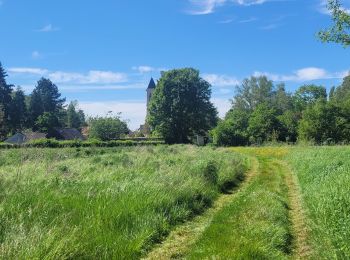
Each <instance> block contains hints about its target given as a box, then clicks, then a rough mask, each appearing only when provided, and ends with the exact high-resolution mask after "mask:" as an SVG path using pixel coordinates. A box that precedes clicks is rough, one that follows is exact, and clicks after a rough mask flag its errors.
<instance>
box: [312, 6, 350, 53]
mask: <svg viewBox="0 0 350 260" xmlns="http://www.w3.org/2000/svg"><path fill="white" fill-rule="evenodd" d="M327 8H328V10H329V12H330V13H331V14H332V20H333V25H332V26H331V27H330V28H329V29H325V30H322V31H320V32H319V33H318V36H319V38H320V39H321V40H322V41H323V42H335V43H339V44H342V45H343V46H344V47H348V46H349V45H350V35H349V33H350V32H349V30H350V15H349V14H348V13H347V11H346V10H345V9H344V8H343V7H342V6H341V4H340V1H339V0H328V5H327Z"/></svg>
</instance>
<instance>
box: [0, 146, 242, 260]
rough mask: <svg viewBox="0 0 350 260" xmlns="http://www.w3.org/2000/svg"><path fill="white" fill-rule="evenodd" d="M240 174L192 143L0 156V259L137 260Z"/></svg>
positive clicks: (224, 156) (227, 156)
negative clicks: (102, 259) (189, 144)
mask: <svg viewBox="0 0 350 260" xmlns="http://www.w3.org/2000/svg"><path fill="white" fill-rule="evenodd" d="M244 171H245V160H244V158H243V157H242V156H240V155H238V154H235V153H232V152H231V151H228V150H221V149H217V150H214V149H211V148H196V147H193V146H158V147H135V148H110V149H108V148H100V149H98V148H88V149H74V148H70V149H19V150H7V151H1V153H0V258H4V259H42V258H46V259H63V258H65V259H67V258H71V259H76V258H83V259H86V258H89V259H91V258H92V259H94V258H105V259H110V258H114V259H133V258H139V257H140V256H142V255H143V254H144V253H145V252H146V251H147V250H149V249H150V247H152V245H153V244H154V243H156V242H158V241H160V240H161V239H163V237H164V236H165V235H167V234H168V232H169V231H170V230H171V229H172V227H174V226H175V225H177V224H179V223H182V222H184V221H186V220H188V219H190V218H192V217H193V216H194V215H196V214H200V213H202V212H203V211H204V210H205V208H207V207H209V206H210V205H211V204H212V202H213V201H214V200H215V199H216V198H217V196H218V195H219V193H220V192H221V191H224V190H225V189H228V188H230V186H232V185H236V184H238V183H239V181H240V179H242V176H243V174H244Z"/></svg>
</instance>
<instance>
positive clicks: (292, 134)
mask: <svg viewBox="0 0 350 260" xmlns="http://www.w3.org/2000/svg"><path fill="white" fill-rule="evenodd" d="M277 119H278V121H279V123H280V125H281V127H282V128H281V132H280V136H279V139H280V140H281V141H286V142H293V143H294V142H296V141H297V139H298V122H299V120H300V116H299V114H298V113H296V112H295V111H293V110H286V111H285V112H284V113H283V114H282V115H279V116H277Z"/></svg>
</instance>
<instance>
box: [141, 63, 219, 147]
mask: <svg viewBox="0 0 350 260" xmlns="http://www.w3.org/2000/svg"><path fill="white" fill-rule="evenodd" d="M210 97H211V85H210V84H209V83H208V82H207V81H205V80H204V79H202V78H201V77H200V76H199V71H198V70H195V69H192V68H185V69H176V70H170V71H167V72H163V73H162V77H161V78H160V80H159V82H158V84H157V87H156V89H155V91H154V93H153V95H152V99H151V102H150V104H149V107H148V117H147V121H148V123H149V125H150V126H151V128H152V130H153V132H156V133H159V134H160V135H162V136H163V137H164V138H165V141H166V142H167V143H188V142H190V140H191V138H193V137H194V136H195V135H196V134H201V135H204V134H206V133H207V132H208V131H209V130H210V129H211V128H213V127H214V126H215V125H216V123H217V111H216V108H215V107H214V105H213V104H212V103H211V102H210Z"/></svg>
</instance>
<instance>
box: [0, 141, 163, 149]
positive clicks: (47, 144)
mask: <svg viewBox="0 0 350 260" xmlns="http://www.w3.org/2000/svg"><path fill="white" fill-rule="evenodd" d="M160 144H164V141H154V140H152V141H131V140H117V141H108V142H104V141H99V140H88V141H79V140H71V141H57V140H55V139H38V140H35V141H31V142H28V143H24V144H8V143H0V149H11V148H31V147H36V148H68V147H118V146H139V145H160Z"/></svg>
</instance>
